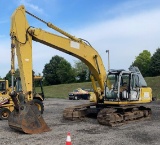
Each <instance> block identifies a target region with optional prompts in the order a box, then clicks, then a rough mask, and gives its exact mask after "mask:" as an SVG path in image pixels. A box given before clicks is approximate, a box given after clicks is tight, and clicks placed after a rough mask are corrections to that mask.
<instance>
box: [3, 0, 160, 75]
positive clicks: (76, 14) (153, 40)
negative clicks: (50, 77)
mask: <svg viewBox="0 0 160 145" xmlns="http://www.w3.org/2000/svg"><path fill="white" fill-rule="evenodd" d="M22 4H23V5H25V7H26V9H27V11H29V12H31V13H33V14H34V15H36V16H38V17H40V18H41V19H43V20H45V21H47V22H52V23H53V24H54V25H56V26H58V27H60V28H61V29H63V30H65V31H67V32H68V33H70V34H72V35H74V36H76V37H78V38H83V39H85V40H87V41H89V42H90V43H91V45H92V46H93V47H94V48H95V49H96V50H97V51H98V53H99V54H100V56H101V57H102V60H103V62H104V65H105V68H106V70H107V68H108V66H107V64H108V62H107V54H106V50H110V68H112V69H122V68H123V69H128V67H129V66H130V65H131V64H132V62H133V61H134V60H135V57H136V56H138V55H139V53H141V52H142V51H143V50H148V51H150V52H151V54H153V53H154V52H155V51H156V49H157V48H158V47H160V1H159V0H99V1H97V0H5V1H2V0H1V1H0V54H1V57H0V70H1V71H0V76H1V77H5V75H6V74H7V73H8V71H9V70H10V36H9V32H10V17H11V15H12V13H13V12H14V10H15V9H16V8H17V7H18V6H20V5H22ZM27 18H28V21H29V24H30V25H31V26H34V27H37V28H42V29H44V30H47V31H49V32H53V33H54V31H52V30H51V29H49V28H47V26H45V25H44V24H43V23H41V22H40V21H37V20H36V19H34V18H31V17H27ZM54 55H59V56H61V57H64V58H65V59H66V60H68V61H69V62H70V63H71V64H72V65H74V62H75V60H77V59H76V58H74V57H72V56H69V55H67V54H65V53H62V52H60V51H58V50H55V49H53V48H50V47H47V46H45V45H43V44H40V43H37V42H34V43H33V69H34V71H35V72H36V73H37V74H38V73H42V71H43V68H44V65H45V64H46V63H48V62H49V60H50V59H51V57H52V56H54Z"/></svg>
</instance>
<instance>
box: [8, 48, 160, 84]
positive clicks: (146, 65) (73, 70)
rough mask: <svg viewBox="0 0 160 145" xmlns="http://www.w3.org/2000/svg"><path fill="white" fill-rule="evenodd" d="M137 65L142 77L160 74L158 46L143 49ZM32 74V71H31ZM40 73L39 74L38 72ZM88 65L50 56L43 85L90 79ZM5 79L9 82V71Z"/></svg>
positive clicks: (17, 74) (16, 75)
mask: <svg viewBox="0 0 160 145" xmlns="http://www.w3.org/2000/svg"><path fill="white" fill-rule="evenodd" d="M132 65H133V66H137V67H138V68H139V70H140V71H141V73H142V75H143V76H144V77H152V76H160V48H158V49H157V50H156V52H155V53H154V54H153V55H152V56H151V53H150V52H149V51H148V50H143V52H141V53H140V54H139V55H138V56H137V57H136V58H135V61H134V62H133V63H132ZM33 74H34V71H33ZM38 75H41V74H38ZM89 76H90V72H89V69H88V67H87V66H86V65H85V64H84V63H83V62H81V61H75V63H74V66H73V67H72V66H71V64H70V63H69V62H68V61H67V60H65V59H64V58H63V57H60V56H58V55H56V56H54V57H52V58H51V60H50V61H49V63H47V64H45V66H44V69H43V78H44V81H43V82H44V85H48V86H49V85H57V84H68V83H77V82H87V81H90V77H89ZM15 77H19V70H18V69H17V70H16V72H15ZM6 79H7V80H9V82H11V74H10V71H9V72H8V73H7V75H6Z"/></svg>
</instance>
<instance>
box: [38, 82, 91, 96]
mask: <svg viewBox="0 0 160 145" xmlns="http://www.w3.org/2000/svg"><path fill="white" fill-rule="evenodd" d="M77 88H87V89H91V88H92V84H91V82H85V83H73V84H61V85H52V86H44V87H43V89H44V94H45V97H46V98H68V93H69V92H72V91H73V90H75V89H77ZM38 90H39V88H38ZM38 92H39V91H38Z"/></svg>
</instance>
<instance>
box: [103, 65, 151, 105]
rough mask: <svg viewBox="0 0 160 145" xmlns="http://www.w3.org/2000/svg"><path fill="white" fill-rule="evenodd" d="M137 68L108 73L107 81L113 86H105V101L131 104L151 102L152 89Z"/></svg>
mask: <svg viewBox="0 0 160 145" xmlns="http://www.w3.org/2000/svg"><path fill="white" fill-rule="evenodd" d="M135 69H138V68H136V67H132V68H130V70H129V71H125V70H111V71H109V73H108V76H107V81H109V82H110V84H111V86H110V87H109V86H107V85H106V86H105V93H104V94H105V97H104V100H105V101H113V102H116V101H117V102H131V101H139V100H140V101H151V89H150V88H149V87H147V84H146V82H145V80H144V78H143V77H142V75H141V73H140V71H139V70H137V71H136V70H135Z"/></svg>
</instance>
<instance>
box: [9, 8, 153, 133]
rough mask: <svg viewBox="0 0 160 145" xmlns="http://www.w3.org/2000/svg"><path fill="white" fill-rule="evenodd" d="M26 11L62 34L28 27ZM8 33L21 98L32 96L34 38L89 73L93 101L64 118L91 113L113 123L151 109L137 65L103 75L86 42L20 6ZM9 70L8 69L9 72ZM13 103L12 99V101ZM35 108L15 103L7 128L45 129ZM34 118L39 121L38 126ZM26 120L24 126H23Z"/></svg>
mask: <svg viewBox="0 0 160 145" xmlns="http://www.w3.org/2000/svg"><path fill="white" fill-rule="evenodd" d="M26 14H28V15H30V16H32V17H34V18H36V19H37V20H39V21H41V22H43V23H44V24H46V25H47V26H48V27H50V28H52V29H54V30H55V31H57V32H59V33H61V34H62V35H63V36H62V35H57V34H53V33H50V32H47V31H44V30H42V29H40V28H35V27H32V26H30V25H29V24H28V21H27V19H26ZM10 36H11V49H12V54H13V55H14V52H15V49H16V53H17V57H18V65H19V68H20V77H21V79H22V88H23V92H24V93H23V94H25V95H24V96H25V98H26V97H32V41H37V42H39V43H42V44H44V45H47V46H50V47H51V48H53V49H57V50H60V51H62V52H64V53H67V54H69V55H72V56H74V57H76V58H78V59H80V60H81V61H82V62H84V63H85V64H86V65H87V66H88V68H89V70H90V72H91V76H90V78H91V81H92V86H93V89H94V93H95V102H93V103H87V104H82V105H79V106H71V107H68V108H66V109H64V111H63V117H64V118H65V119H70V120H75V119H82V118H84V117H85V116H87V115H89V114H92V113H95V114H96V115H97V120H98V122H99V123H100V124H104V125H110V126H115V125H118V124H122V123H125V122H129V121H133V120H139V119H142V118H147V117H149V116H150V114H151V109H150V108H147V107H145V106H144V104H146V103H150V102H151V101H152V89H151V88H149V87H147V85H146V83H145V81H144V79H143V77H142V75H141V73H140V71H139V70H138V68H136V67H132V68H130V70H129V71H125V70H109V73H108V75H107V73H106V70H105V67H104V64H103V61H102V59H101V57H100V55H99V54H98V52H97V51H96V50H95V49H94V48H93V47H92V46H91V44H90V43H89V42H88V41H86V40H84V39H81V38H76V37H75V36H72V35H70V34H69V33H67V32H65V31H63V30H61V29H60V28H58V27H57V26H55V25H53V24H52V23H48V22H45V21H44V20H42V19H40V18H38V17H37V16H35V15H33V14H31V13H30V12H28V11H26V10H25V7H24V6H23V5H22V6H20V7H18V8H17V9H16V10H15V12H14V13H13V15H12V17H11V30H10ZM13 62H14V61H12V65H13ZM13 72H14V71H13V69H12V74H14V73H13ZM13 76H14V75H13ZM97 83H98V84H97ZM15 94H16V92H14V91H13V92H12V93H11V96H12V98H13V100H14V98H15V97H14V96H15ZM16 102H17V101H16V100H15V101H14V103H15V104H16ZM32 107H33V109H31V108H32ZM35 109H36V108H35V107H34V105H33V104H32V102H25V103H23V104H22V106H21V105H19V106H17V105H15V111H14V113H11V114H12V115H11V116H10V119H9V120H8V122H9V125H10V127H11V128H14V129H16V130H21V131H23V132H25V133H35V132H36V131H35V130H36V129H39V132H43V131H49V130H50V129H49V127H48V126H47V125H46V123H45V122H44V119H43V118H42V116H41V115H40V114H38V112H37V111H36V110H35ZM37 115H38V116H37ZM27 116H30V117H31V119H28V118H27ZM22 118H23V121H22ZM27 119H28V120H27ZM36 121H37V122H39V124H38V125H36ZM26 122H27V123H28V125H27V126H25V124H26ZM35 125H36V127H35ZM24 126H25V127H24ZM28 130H29V131H28Z"/></svg>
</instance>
